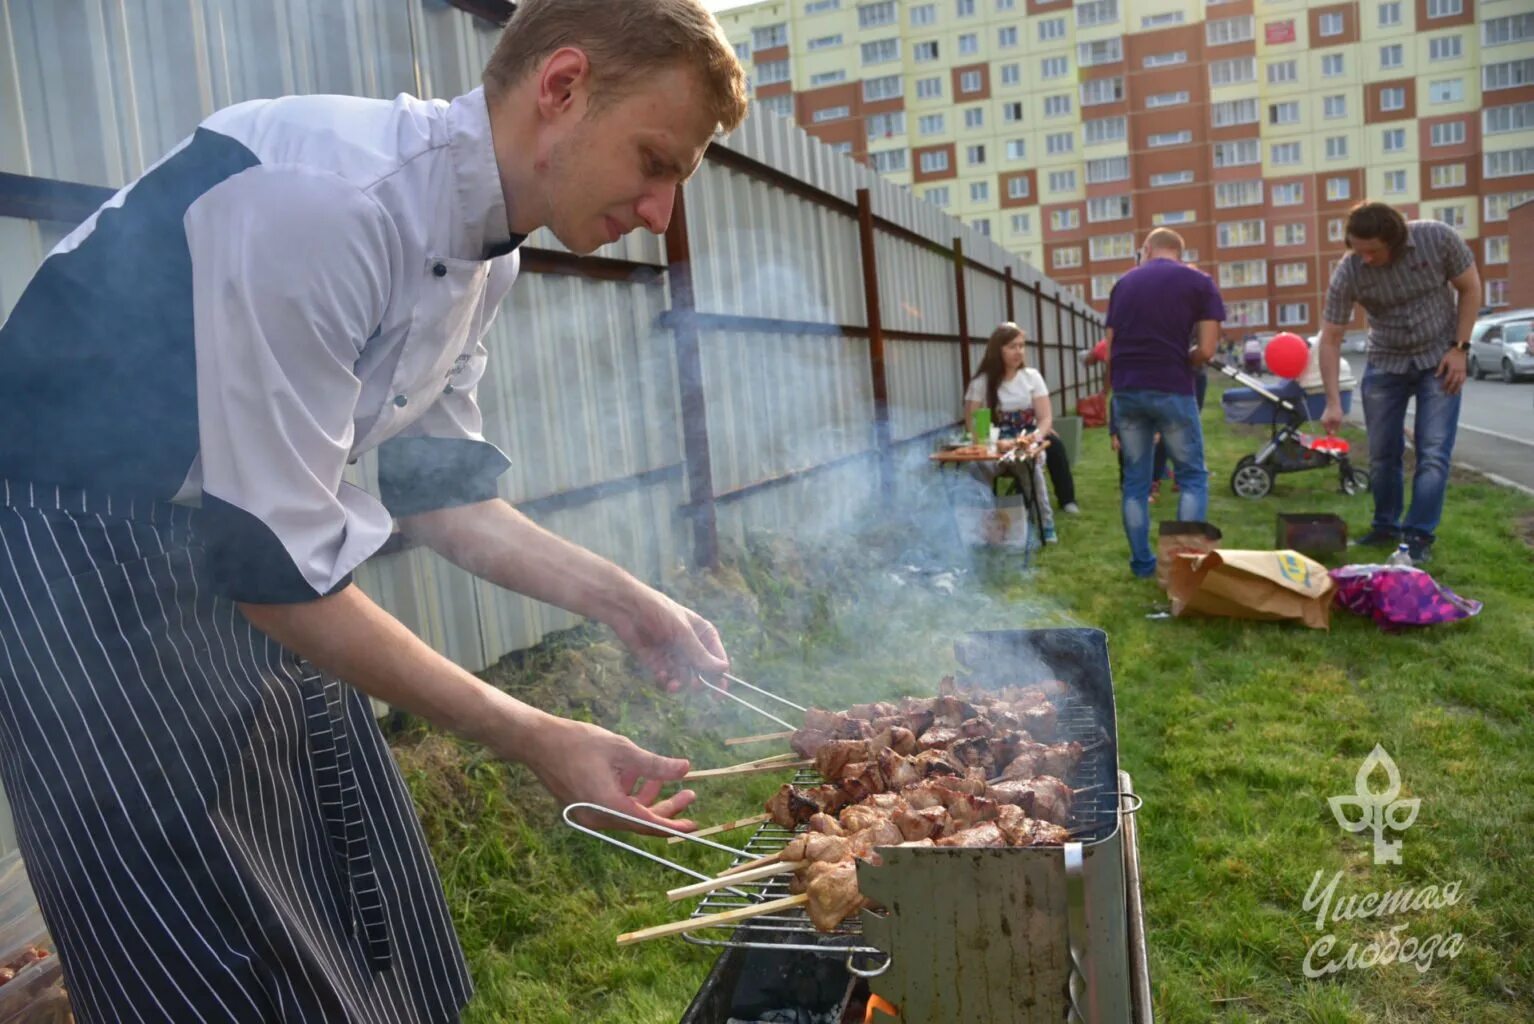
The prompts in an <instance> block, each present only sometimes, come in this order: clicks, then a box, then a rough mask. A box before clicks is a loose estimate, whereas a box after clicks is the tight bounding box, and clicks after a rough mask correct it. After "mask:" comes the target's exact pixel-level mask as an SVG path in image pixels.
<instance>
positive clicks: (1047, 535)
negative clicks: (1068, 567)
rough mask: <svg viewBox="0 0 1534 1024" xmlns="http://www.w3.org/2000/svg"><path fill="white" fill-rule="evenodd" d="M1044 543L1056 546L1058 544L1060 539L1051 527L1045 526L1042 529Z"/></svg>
mask: <svg viewBox="0 0 1534 1024" xmlns="http://www.w3.org/2000/svg"><path fill="white" fill-rule="evenodd" d="M1044 543H1045V544H1058V543H1060V538H1059V536H1058V535H1057V534H1056V533H1055V528H1054V527H1053V526H1046V527H1044Z"/></svg>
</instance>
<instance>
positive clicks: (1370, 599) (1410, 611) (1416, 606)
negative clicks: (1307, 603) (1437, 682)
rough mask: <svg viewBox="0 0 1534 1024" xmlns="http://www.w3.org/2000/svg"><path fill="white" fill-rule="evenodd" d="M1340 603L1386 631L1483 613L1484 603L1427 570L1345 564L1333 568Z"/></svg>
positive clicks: (1456, 620)
mask: <svg viewBox="0 0 1534 1024" xmlns="http://www.w3.org/2000/svg"><path fill="white" fill-rule="evenodd" d="M1331 576H1332V581H1333V582H1335V583H1336V584H1337V603H1338V604H1340V605H1341V606H1342V607H1344V608H1346V609H1347V610H1348V611H1351V612H1357V613H1358V614H1359V615H1367V616H1369V617H1370V618H1372V619H1373V620H1374V624H1375V625H1376V626H1379V627H1380V628H1381V629H1384V630H1395V629H1404V628H1406V627H1407V626H1432V625H1436V624H1437V623H1440V622H1458V621H1459V620H1460V619H1468V618H1470V617H1471V616H1473V615H1479V614H1480V612H1481V607H1482V606H1481V602H1480V601H1472V600H1470V599H1469V598H1466V597H1460V596H1459V595H1458V594H1456V593H1454V591H1452V590H1450V589H1448V588H1447V587H1444V586H1441V585H1439V583H1438V582H1437V581H1436V580H1434V579H1433V577H1432V576H1430V575H1429V574H1428V573H1426V572H1424V571H1423V570H1421V569H1414V568H1411V567H1409V566H1404V565H1344V566H1343V567H1342V568H1340V569H1333V570H1332V571H1331Z"/></svg>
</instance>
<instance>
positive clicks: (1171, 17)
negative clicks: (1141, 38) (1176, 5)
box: [1140, 11, 1183, 28]
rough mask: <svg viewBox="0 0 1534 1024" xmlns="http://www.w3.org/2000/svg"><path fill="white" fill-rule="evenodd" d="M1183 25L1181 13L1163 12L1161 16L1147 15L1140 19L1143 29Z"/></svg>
mask: <svg viewBox="0 0 1534 1024" xmlns="http://www.w3.org/2000/svg"><path fill="white" fill-rule="evenodd" d="M1182 23H1183V13H1182V12H1181V11H1162V12H1161V13H1160V14H1147V15H1145V16H1144V17H1143V18H1141V19H1140V27H1141V28H1160V27H1161V26H1162V25H1181V24H1182Z"/></svg>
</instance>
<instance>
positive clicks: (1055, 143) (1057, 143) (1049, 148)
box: [1044, 132, 1076, 156]
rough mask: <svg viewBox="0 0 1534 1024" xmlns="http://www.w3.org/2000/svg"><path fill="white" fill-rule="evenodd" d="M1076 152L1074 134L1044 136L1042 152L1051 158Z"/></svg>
mask: <svg viewBox="0 0 1534 1024" xmlns="http://www.w3.org/2000/svg"><path fill="white" fill-rule="evenodd" d="M1075 150H1076V133H1075V132H1050V133H1049V134H1048V135H1046V136H1044V152H1046V153H1048V154H1049V155H1051V156H1058V155H1060V154H1061V153H1072V152H1075Z"/></svg>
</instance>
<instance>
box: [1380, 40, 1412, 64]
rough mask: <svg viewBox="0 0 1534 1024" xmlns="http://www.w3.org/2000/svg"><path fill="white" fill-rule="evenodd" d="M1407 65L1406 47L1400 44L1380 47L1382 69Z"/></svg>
mask: <svg viewBox="0 0 1534 1024" xmlns="http://www.w3.org/2000/svg"><path fill="white" fill-rule="evenodd" d="M1405 63H1406V47H1404V46H1402V45H1401V44H1400V43H1391V44H1390V45H1389V46H1381V47H1380V67H1381V68H1382V69H1386V70H1388V69H1390V68H1398V67H1400V66H1401V65H1402V64H1405Z"/></svg>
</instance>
